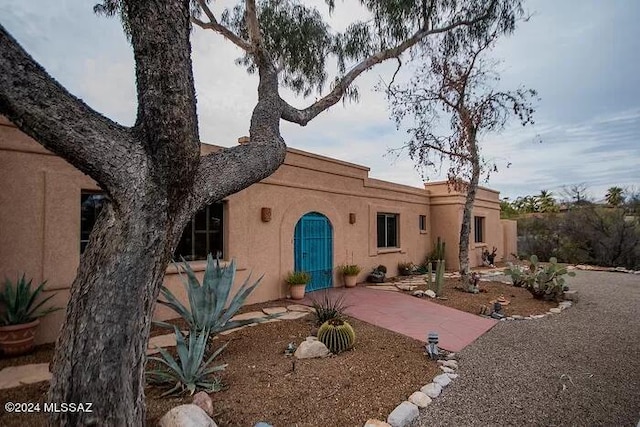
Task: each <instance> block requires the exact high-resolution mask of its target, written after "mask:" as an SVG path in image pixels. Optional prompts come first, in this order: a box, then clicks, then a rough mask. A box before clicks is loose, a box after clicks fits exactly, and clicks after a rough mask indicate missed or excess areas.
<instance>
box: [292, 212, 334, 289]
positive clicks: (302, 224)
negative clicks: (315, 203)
mask: <svg viewBox="0 0 640 427" xmlns="http://www.w3.org/2000/svg"><path fill="white" fill-rule="evenodd" d="M293 242H294V244H293V246H294V247H293V253H294V265H295V269H296V271H306V272H307V273H309V274H310V275H311V283H308V284H307V288H306V290H307V291H308V292H311V291H317V290H318V289H326V288H330V287H332V286H333V229H332V227H331V222H330V221H329V219H328V218H327V217H326V216H324V215H322V214H321V213H318V212H309V213H307V214H305V215H303V216H302V218H300V219H299V220H298V223H297V224H296V229H295V234H294V239H293Z"/></svg>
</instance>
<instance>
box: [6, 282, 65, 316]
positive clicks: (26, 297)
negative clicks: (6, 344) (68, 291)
mask: <svg viewBox="0 0 640 427" xmlns="http://www.w3.org/2000/svg"><path fill="white" fill-rule="evenodd" d="M31 282H32V280H31V279H29V281H27V280H26V278H25V275H24V274H23V275H22V277H21V278H19V279H18V280H16V284H15V287H14V285H13V283H12V282H11V280H9V279H7V280H6V282H5V286H4V290H3V292H2V293H0V305H2V306H3V307H4V310H3V311H2V316H1V317H0V324H2V325H21V324H25V323H30V322H33V321H34V320H36V319H38V318H40V317H43V316H45V315H47V314H49V313H51V312H53V311H56V310H60V307H49V308H46V309H43V310H41V311H37V310H38V309H40V307H42V306H43V305H44V304H45V303H46V302H47V301H49V300H50V299H51V298H53V297H54V296H55V295H49V296H48V297H46V298H45V299H43V300H42V301H40V302H39V303H38V304H36V303H35V301H36V299H37V298H38V296H39V295H40V293H42V291H43V290H44V285H45V284H46V283H47V282H46V280H45V281H44V282H42V283H40V285H38V287H37V288H36V289H35V290H33V291H32V290H31Z"/></svg>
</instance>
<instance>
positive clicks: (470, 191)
mask: <svg viewBox="0 0 640 427" xmlns="http://www.w3.org/2000/svg"><path fill="white" fill-rule="evenodd" d="M469 133H470V139H471V141H470V142H469V154H470V155H471V180H470V182H469V185H468V186H467V196H466V199H465V203H464V210H463V211H462V227H461V228H460V242H459V245H458V261H459V262H460V275H461V277H462V283H463V284H464V285H465V286H466V284H467V283H468V279H469V270H470V267H469V237H470V235H471V213H472V212H473V205H474V203H475V201H476V192H477V191H478V182H479V181H480V157H479V155H478V147H477V144H476V139H475V132H474V131H472V132H469Z"/></svg>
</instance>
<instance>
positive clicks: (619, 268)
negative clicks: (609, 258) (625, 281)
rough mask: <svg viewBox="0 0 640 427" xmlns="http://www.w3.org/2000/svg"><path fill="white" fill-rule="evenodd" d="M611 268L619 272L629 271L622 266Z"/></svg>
mask: <svg viewBox="0 0 640 427" xmlns="http://www.w3.org/2000/svg"><path fill="white" fill-rule="evenodd" d="M613 270H614V271H617V272H619V273H628V272H629V270H627V269H626V268H624V267H616V268H614V269H613Z"/></svg>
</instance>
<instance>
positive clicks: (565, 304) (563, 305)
mask: <svg viewBox="0 0 640 427" xmlns="http://www.w3.org/2000/svg"><path fill="white" fill-rule="evenodd" d="M572 305H573V303H572V302H571V301H562V302H560V303H558V308H559V309H561V310H564V309H565V308H569V307H571V306H572Z"/></svg>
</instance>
